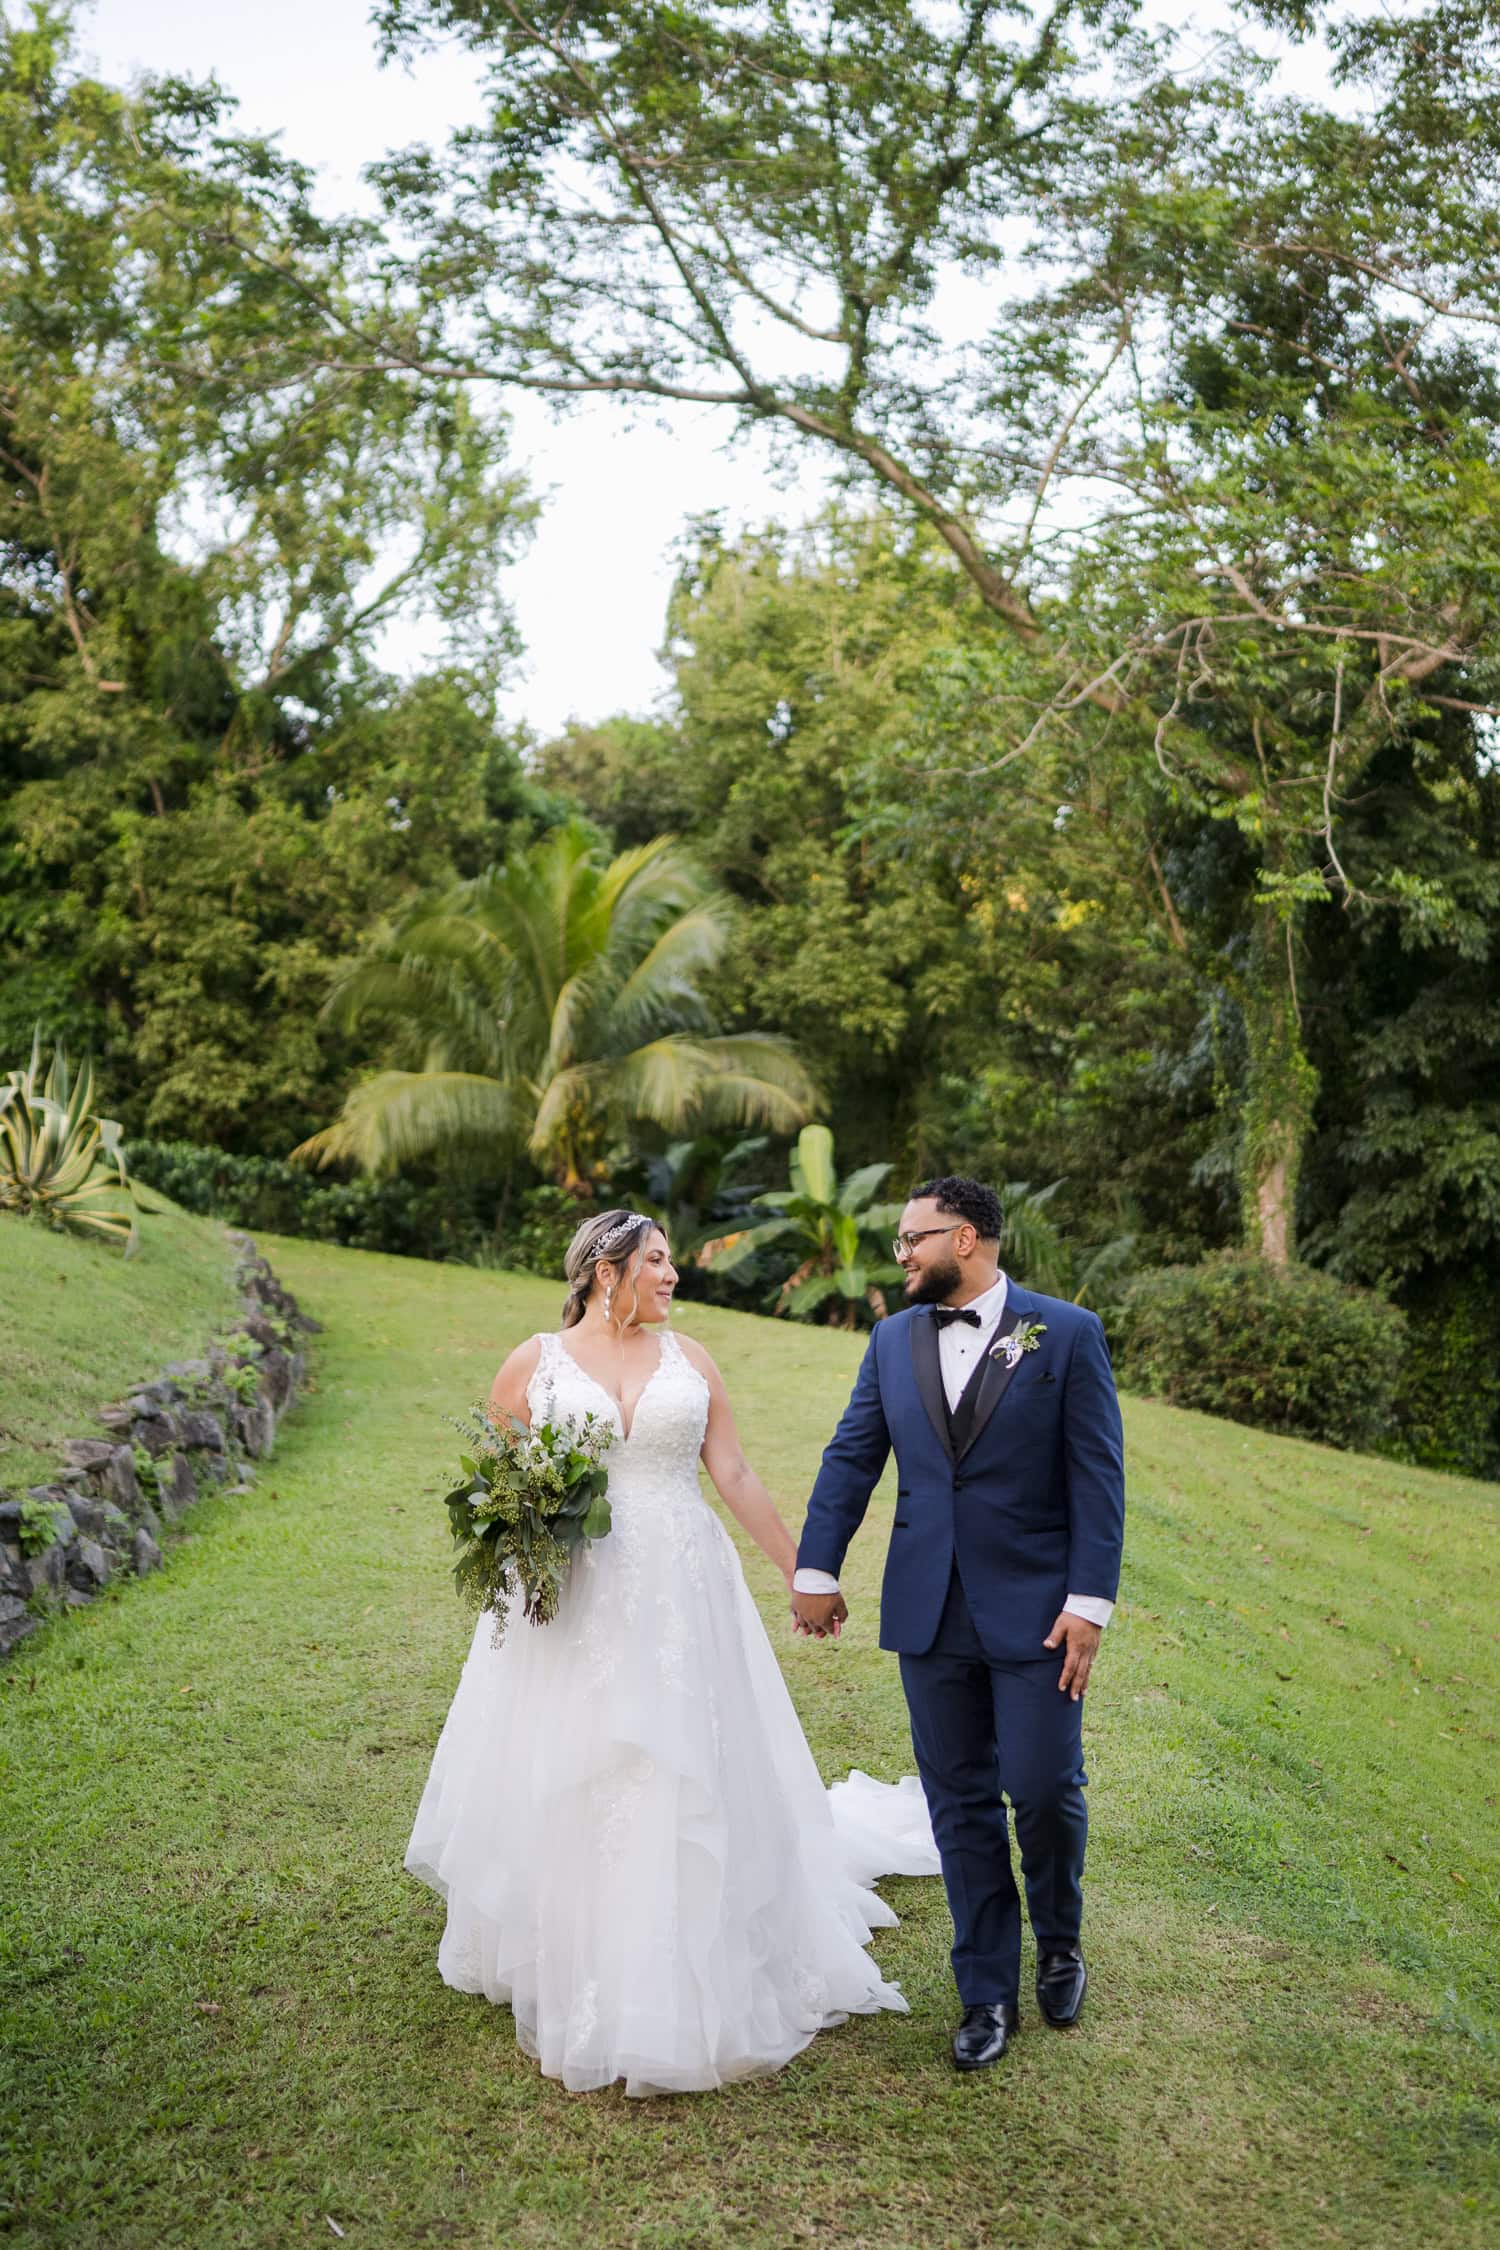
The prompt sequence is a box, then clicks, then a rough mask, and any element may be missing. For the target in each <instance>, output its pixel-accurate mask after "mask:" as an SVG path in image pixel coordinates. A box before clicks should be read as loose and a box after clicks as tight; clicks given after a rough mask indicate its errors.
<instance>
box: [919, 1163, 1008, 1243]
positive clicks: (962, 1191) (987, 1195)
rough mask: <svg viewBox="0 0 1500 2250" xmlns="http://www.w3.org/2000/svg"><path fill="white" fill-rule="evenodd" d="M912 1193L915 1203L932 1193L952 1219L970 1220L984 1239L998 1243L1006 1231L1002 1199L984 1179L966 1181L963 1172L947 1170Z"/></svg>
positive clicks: (939, 1205) (942, 1209) (971, 1224)
mask: <svg viewBox="0 0 1500 2250" xmlns="http://www.w3.org/2000/svg"><path fill="white" fill-rule="evenodd" d="M911 1192H912V1200H913V1202H915V1201H916V1200H917V1198H918V1197H927V1196H930V1197H931V1198H932V1200H933V1202H934V1203H935V1204H936V1205H937V1207H938V1209H939V1210H940V1211H946V1212H947V1213H948V1215H949V1217H950V1218H953V1219H967V1220H968V1222H969V1224H970V1226H971V1227H972V1228H973V1229H974V1232H975V1233H976V1234H977V1235H978V1237H979V1239H980V1241H981V1242H998V1241H999V1240H1000V1237H1001V1236H1002V1235H1003V1234H1004V1232H1005V1213H1004V1211H1003V1209H1002V1208H1001V1204H1000V1198H999V1196H998V1195H997V1194H996V1193H995V1191H994V1189H993V1188H992V1187H986V1186H985V1184H984V1182H983V1180H966V1179H964V1178H963V1176H962V1174H960V1173H956V1172H945V1173H944V1174H943V1175H942V1177H941V1179H936V1180H928V1181H926V1182H925V1183H924V1185H923V1186H921V1187H918V1188H913V1189H912V1191H911Z"/></svg>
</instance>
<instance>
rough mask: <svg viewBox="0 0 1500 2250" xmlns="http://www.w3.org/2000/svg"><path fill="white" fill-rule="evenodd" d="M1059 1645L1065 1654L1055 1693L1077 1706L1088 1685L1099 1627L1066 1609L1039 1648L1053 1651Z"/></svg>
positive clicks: (1097, 1642) (1097, 1644)
mask: <svg viewBox="0 0 1500 2250" xmlns="http://www.w3.org/2000/svg"><path fill="white" fill-rule="evenodd" d="M1059 1641H1062V1642H1064V1643H1065V1644H1066V1647H1067V1652H1068V1653H1067V1655H1066V1656H1065V1657H1064V1658H1063V1668H1062V1677H1061V1678H1060V1679H1059V1681H1058V1683H1057V1686H1058V1693H1059V1694H1065V1695H1070V1696H1071V1697H1072V1699H1073V1701H1074V1702H1075V1703H1076V1702H1077V1701H1078V1699H1079V1697H1080V1696H1081V1695H1082V1694H1083V1691H1084V1689H1085V1688H1086V1687H1087V1686H1088V1684H1089V1673H1090V1671H1091V1670H1092V1669H1093V1663H1094V1652H1095V1650H1096V1649H1097V1648H1098V1646H1099V1627H1098V1626H1097V1625H1091V1624H1090V1623H1089V1621H1088V1619H1087V1618H1086V1617H1078V1616H1075V1614H1074V1612H1073V1611H1072V1610H1071V1609H1065V1610H1064V1611H1063V1612H1062V1614H1061V1615H1060V1616H1059V1618H1058V1620H1057V1623H1056V1624H1055V1625H1054V1626H1053V1628H1052V1630H1051V1632H1050V1633H1049V1634H1048V1635H1047V1638H1046V1639H1045V1640H1044V1641H1043V1643H1042V1646H1043V1648H1056V1647H1057V1645H1058V1642H1059Z"/></svg>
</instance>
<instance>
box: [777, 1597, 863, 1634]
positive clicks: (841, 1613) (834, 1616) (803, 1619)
mask: <svg viewBox="0 0 1500 2250" xmlns="http://www.w3.org/2000/svg"><path fill="white" fill-rule="evenodd" d="M788 1592H789V1593H791V1603H792V1630H793V1632H795V1633H806V1634H810V1635H811V1637H812V1638H813V1639H814V1640H816V1641H822V1640H827V1639H828V1638H829V1637H830V1636H831V1637H832V1638H833V1639H834V1640H837V1639H838V1637H839V1627H840V1626H841V1625H842V1624H843V1622H844V1620H845V1618H846V1617H847V1616H848V1615H849V1605H848V1603H847V1602H846V1601H845V1599H844V1597H843V1595H842V1594H798V1593H795V1592H791V1589H790V1588H789V1589H788Z"/></svg>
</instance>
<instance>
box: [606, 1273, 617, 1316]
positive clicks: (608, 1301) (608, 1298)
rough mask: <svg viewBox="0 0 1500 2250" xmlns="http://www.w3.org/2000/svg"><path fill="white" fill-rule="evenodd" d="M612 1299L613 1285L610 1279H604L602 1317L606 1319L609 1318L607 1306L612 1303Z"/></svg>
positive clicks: (613, 1295)
mask: <svg viewBox="0 0 1500 2250" xmlns="http://www.w3.org/2000/svg"><path fill="white" fill-rule="evenodd" d="M614 1301H615V1285H614V1283H613V1282H612V1281H606V1283H605V1284H604V1317H605V1319H606V1320H608V1318H609V1308H610V1306H611V1305H612V1304H613V1303H614Z"/></svg>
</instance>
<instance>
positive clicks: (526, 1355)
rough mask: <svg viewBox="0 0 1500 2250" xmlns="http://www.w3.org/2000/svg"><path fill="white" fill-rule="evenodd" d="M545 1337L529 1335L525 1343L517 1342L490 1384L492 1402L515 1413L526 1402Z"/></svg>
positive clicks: (509, 1412) (506, 1410) (493, 1404)
mask: <svg viewBox="0 0 1500 2250" xmlns="http://www.w3.org/2000/svg"><path fill="white" fill-rule="evenodd" d="M543 1341H544V1339H543V1338H542V1337H541V1336H539V1335H538V1336H528V1337H527V1339H526V1341H525V1343H524V1344H517V1346H516V1348H515V1350H514V1351H513V1352H512V1353H511V1354H510V1356H509V1358H508V1359H505V1360H503V1361H502V1362H501V1365H500V1372H499V1373H498V1374H497V1375H496V1377H495V1380H494V1382H493V1384H492V1385H491V1386H490V1404H491V1405H492V1406H498V1407H501V1408H503V1409H504V1411H505V1412H506V1413H507V1414H514V1413H515V1412H516V1411H517V1410H518V1409H519V1408H520V1407H521V1406H523V1405H524V1404H525V1401H526V1392H527V1388H528V1386H529V1385H530V1382H531V1378H532V1376H533V1375H534V1374H535V1373H536V1370H537V1362H538V1361H539V1360H540V1358H541V1356H542V1345H543Z"/></svg>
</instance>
